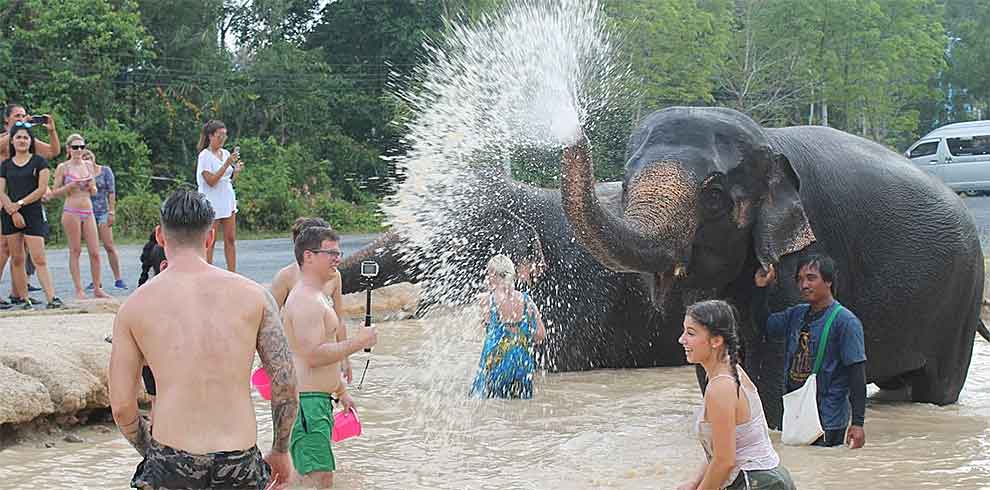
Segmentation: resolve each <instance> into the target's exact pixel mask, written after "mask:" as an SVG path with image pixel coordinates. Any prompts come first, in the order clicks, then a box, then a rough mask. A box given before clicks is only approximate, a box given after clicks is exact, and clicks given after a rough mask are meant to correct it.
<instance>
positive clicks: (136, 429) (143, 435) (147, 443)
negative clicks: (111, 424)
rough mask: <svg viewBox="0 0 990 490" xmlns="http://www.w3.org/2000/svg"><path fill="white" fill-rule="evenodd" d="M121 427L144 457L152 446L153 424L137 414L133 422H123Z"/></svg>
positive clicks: (122, 431)
mask: <svg viewBox="0 0 990 490" xmlns="http://www.w3.org/2000/svg"><path fill="white" fill-rule="evenodd" d="M119 427H120V432H121V433H122V434H124V437H125V438H126V439H127V442H129V443H131V446H134V449H136V450H137V452H138V454H140V455H141V457H144V456H145V454H146V453H147V452H148V448H150V447H151V425H149V424H148V420H147V419H145V418H144V417H142V416H141V415H137V416H136V417H135V418H134V421H133V422H131V423H128V424H122V425H120V426H119Z"/></svg>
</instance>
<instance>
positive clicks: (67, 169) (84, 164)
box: [46, 134, 109, 299]
mask: <svg viewBox="0 0 990 490" xmlns="http://www.w3.org/2000/svg"><path fill="white" fill-rule="evenodd" d="M65 146H66V150H67V152H68V154H69V160H67V161H65V162H62V163H61V164H59V166H58V167H57V168H56V169H55V186H56V187H55V189H54V190H53V191H51V192H50V193H49V195H48V196H46V198H47V199H52V198H55V197H61V196H65V203H64V204H63V206H62V229H63V230H64V231H65V236H66V238H67V239H68V242H69V272H70V273H71V274H72V282H73V285H74V286H75V289H76V298H77V299H85V298H86V291H85V290H84V289H83V286H82V279H81V278H80V273H79V255H80V254H81V252H82V240H83V238H85V239H86V249H87V252H89V270H90V271H91V273H92V279H93V283H92V287H93V296H94V297H97V298H108V297H109V295H107V293H105V292H104V291H103V287H102V284H101V283H100V251H99V245H100V242H99V234H98V230H97V228H96V219H95V218H94V217H93V202H92V200H91V199H90V196H92V195H93V194H95V193H96V190H97V189H96V179H94V178H93V176H94V175H95V174H96V172H95V168H94V166H93V164H92V162H88V161H86V160H84V159H83V155H84V154H85V151H86V140H85V139H83V137H82V136H80V135H78V134H73V135H70V136H69V138H68V139H67V140H66V143H65Z"/></svg>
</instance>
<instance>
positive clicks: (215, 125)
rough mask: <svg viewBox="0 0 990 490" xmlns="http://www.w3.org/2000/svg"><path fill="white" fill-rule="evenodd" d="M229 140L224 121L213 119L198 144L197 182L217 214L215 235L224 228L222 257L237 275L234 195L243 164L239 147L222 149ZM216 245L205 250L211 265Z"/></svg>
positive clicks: (205, 127) (214, 227)
mask: <svg viewBox="0 0 990 490" xmlns="http://www.w3.org/2000/svg"><path fill="white" fill-rule="evenodd" d="M226 141H227V127H226V126H225V125H224V124H223V122H222V121H215V120H211V121H208V122H207V123H206V124H205V125H203V130H202V131H200V133H199V144H198V145H197V148H198V149H199V158H198V160H197V162H196V183H197V184H198V187H199V192H201V193H203V195H205V196H206V199H208V200H209V201H210V204H211V205H212V206H213V212H215V213H216V219H215V221H213V232H214V234H219V230H217V228H222V229H223V255H224V257H225V258H226V259H227V270H229V271H230V272H236V269H237V249H236V247H237V242H236V239H237V236H236V234H237V220H236V215H237V196H236V195H235V194H234V185H233V181H234V180H235V179H236V178H237V175H238V174H240V173H241V168H242V167H243V163H241V161H240V155H239V154H238V153H239V152H238V149H237V148H234V152H233V153H231V152H229V151H227V150H225V149H224V148H223V144H224V142H226ZM215 245H216V242H215V241H214V242H211V243H210V247H209V248H207V249H206V261H207V262H209V263H211V264H212V263H213V247H214V246H215Z"/></svg>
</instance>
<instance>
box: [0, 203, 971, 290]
mask: <svg viewBox="0 0 990 490" xmlns="http://www.w3.org/2000/svg"><path fill="white" fill-rule="evenodd" d="M964 200H965V202H966V205H967V206H968V207H969V209H970V211H971V212H972V214H973V219H974V220H975V221H976V226H977V227H978V230H979V234H980V240H981V241H982V242H983V249H984V255H985V256H990V197H967V198H964ZM377 236H378V235H348V236H344V237H343V238H342V243H341V245H342V248H343V250H344V253H345V254H350V253H353V252H354V251H356V250H358V249H360V248H361V247H363V246H365V245H367V244H368V243H370V242H371V241H373V240H374V239H375V238H376V237H377ZM141 247H142V246H141V245H125V246H121V247H118V253H119V254H120V260H121V267H122V268H123V271H122V272H123V275H124V281H125V282H126V283H127V285H128V286H130V287H131V288H132V289H133V287H134V285H135V284H137V279H138V277H139V276H140V274H141V261H140V259H139V258H140V256H141ZM101 257H102V263H103V271H104V272H103V274H104V276H103V277H104V280H103V282H104V284H112V283H113V275H112V274H111V273H110V266H109V264H108V263H107V261H106V255H105V254H103V255H102V256H101ZM214 260H215V261H216V263H217V265H221V266H222V265H223V263H224V258H223V243H218V244H217V249H216V253H215V254H214ZM292 260H293V257H292V245H291V243H290V242H289V239H288V238H276V239H269V240H247V241H240V242H238V244H237V262H238V264H237V265H238V269H239V272H240V273H242V274H244V275H246V276H248V277H250V278H251V279H253V280H255V281H258V282H260V283H268V282H270V281H271V279H272V276H274V275H275V272H277V271H278V269H279V268H281V267H282V266H284V265H285V264H288V263H289V262H291V261H292ZM48 262H49V265H50V270H51V272H52V277H54V278H55V289H56V294H58V295H59V296H60V297H62V299H64V300H66V301H72V299H73V298H74V297H75V294H74V291H73V288H72V280H71V279H70V277H69V266H68V252H67V251H66V250H65V249H52V250H49V251H48ZM80 262H81V263H80V267H82V277H83V282H84V283H86V284H88V283H89V260H88V259H87V258H86V255H85V252H84V253H83V256H82V258H81V260H80ZM6 272H7V271H5V274H4V277H3V281H2V282H0V292H2V293H0V294H3V296H4V297H5V296H6V295H7V294H9V279H8V277H9V276H8V274H7V273H6ZM32 284H34V285H38V281H37V279H32ZM132 289H128V290H118V289H114V288H112V287H110V288H107V292H108V293H110V294H111V295H114V296H126V295H127V294H128V293H129V292H130V291H131V290H132ZM31 296H32V297H33V298H35V299H43V296H44V295H43V294H42V293H40V292H36V293H32V294H31Z"/></svg>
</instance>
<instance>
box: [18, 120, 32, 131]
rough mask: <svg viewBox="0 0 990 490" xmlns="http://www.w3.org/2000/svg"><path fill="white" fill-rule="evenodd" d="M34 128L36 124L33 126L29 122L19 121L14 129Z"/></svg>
mask: <svg viewBox="0 0 990 490" xmlns="http://www.w3.org/2000/svg"><path fill="white" fill-rule="evenodd" d="M33 126H34V124H31V123H29V122H27V121H17V122H15V123H14V127H17V128H27V129H31V128H32V127H33Z"/></svg>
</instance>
